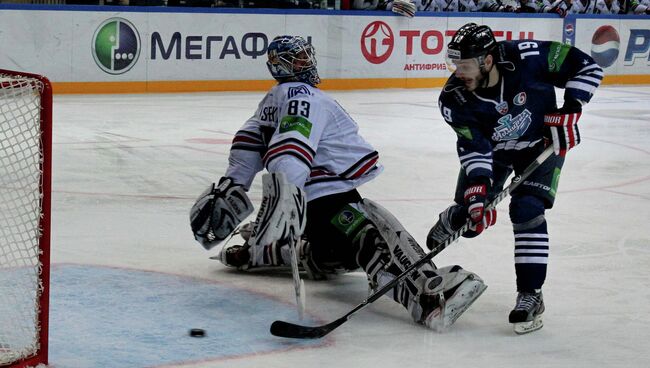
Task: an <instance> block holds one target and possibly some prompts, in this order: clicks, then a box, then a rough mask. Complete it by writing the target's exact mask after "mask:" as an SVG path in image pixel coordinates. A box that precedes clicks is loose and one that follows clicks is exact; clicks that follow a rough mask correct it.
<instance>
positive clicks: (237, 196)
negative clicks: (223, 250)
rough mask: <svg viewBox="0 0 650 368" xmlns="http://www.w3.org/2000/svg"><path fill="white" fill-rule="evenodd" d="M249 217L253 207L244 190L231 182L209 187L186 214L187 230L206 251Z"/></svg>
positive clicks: (223, 180)
mask: <svg viewBox="0 0 650 368" xmlns="http://www.w3.org/2000/svg"><path fill="white" fill-rule="evenodd" d="M251 213H253V204H252V203H251V202H250V200H249V199H248V196H247V195H246V192H245V191H244V188H243V187H242V186H241V185H236V184H235V183H233V181H232V179H231V178H221V180H219V185H218V186H215V184H214V183H212V184H211V185H210V186H209V187H208V189H206V190H205V192H203V193H202V194H201V195H200V196H199V198H198V199H197V200H196V202H195V203H194V206H192V209H191V210H190V226H191V227H192V233H194V239H196V241H198V242H199V243H200V244H201V245H202V246H203V248H205V249H206V250H210V249H212V248H213V247H214V246H216V245H217V244H219V243H221V241H222V240H224V239H225V238H226V237H228V235H230V233H232V232H233V231H234V230H235V229H236V228H237V226H238V225H239V224H240V223H241V222H242V221H244V219H246V217H248V215H250V214H251Z"/></svg>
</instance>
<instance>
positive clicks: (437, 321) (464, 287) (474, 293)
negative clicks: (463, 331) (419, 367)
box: [420, 266, 487, 332]
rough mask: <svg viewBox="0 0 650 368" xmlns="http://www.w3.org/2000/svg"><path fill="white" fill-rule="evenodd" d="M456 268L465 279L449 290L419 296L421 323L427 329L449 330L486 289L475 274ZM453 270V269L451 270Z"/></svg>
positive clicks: (443, 289) (444, 289)
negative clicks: (421, 309) (421, 310)
mask: <svg viewBox="0 0 650 368" xmlns="http://www.w3.org/2000/svg"><path fill="white" fill-rule="evenodd" d="M454 267H458V269H459V270H458V271H456V272H458V275H459V276H460V277H464V278H465V279H464V280H463V281H462V282H460V283H459V284H457V285H456V286H453V287H451V288H448V289H446V288H444V287H443V288H442V290H441V291H439V292H437V293H434V294H429V293H424V294H422V295H421V296H420V304H421V306H422V308H423V313H422V316H423V320H422V321H421V323H422V324H423V325H425V326H427V327H428V328H430V329H432V330H434V331H438V332H442V331H445V330H446V329H447V328H449V327H450V326H451V325H453V324H454V322H456V320H457V319H458V317H460V316H461V315H462V314H463V313H464V312H465V311H466V310H467V309H468V308H469V307H470V306H471V305H472V304H473V303H474V302H475V301H476V299H478V298H479V297H480V296H481V294H483V292H484V291H485V289H486V288H487V285H485V284H484V283H483V280H482V279H481V278H480V277H479V276H478V275H476V274H474V273H471V272H467V271H465V270H463V269H460V267H459V266H454ZM452 270H453V269H452Z"/></svg>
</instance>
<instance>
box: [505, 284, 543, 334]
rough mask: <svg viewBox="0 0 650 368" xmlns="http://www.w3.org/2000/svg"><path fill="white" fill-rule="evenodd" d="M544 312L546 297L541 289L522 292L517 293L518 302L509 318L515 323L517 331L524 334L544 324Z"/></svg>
mask: <svg viewBox="0 0 650 368" xmlns="http://www.w3.org/2000/svg"><path fill="white" fill-rule="evenodd" d="M542 313H544V298H543V296H542V291H541V290H536V291H535V292H533V293H526V292H520V293H519V294H518V295H517V304H516V305H515V308H514V309H513V310H512V311H511V312H510V316H509V317H508V319H509V321H510V323H512V324H513V327H514V330H515V333H517V334H519V335H522V334H526V333H529V332H533V331H536V330H539V329H540V328H542V327H543V326H544V323H543V321H542Z"/></svg>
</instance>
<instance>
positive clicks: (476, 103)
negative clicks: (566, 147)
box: [439, 40, 603, 180]
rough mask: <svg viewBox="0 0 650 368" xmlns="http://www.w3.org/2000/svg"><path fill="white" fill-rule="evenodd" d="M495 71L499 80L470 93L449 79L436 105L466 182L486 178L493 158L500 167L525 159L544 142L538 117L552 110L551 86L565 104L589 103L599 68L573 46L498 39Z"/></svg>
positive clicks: (541, 121)
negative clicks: (453, 134) (449, 130)
mask: <svg viewBox="0 0 650 368" xmlns="http://www.w3.org/2000/svg"><path fill="white" fill-rule="evenodd" d="M495 61H496V67H497V68H498V70H499V74H500V76H499V78H500V80H499V82H498V83H497V84H496V85H495V86H493V87H489V88H479V89H476V90H475V91H473V92H470V91H467V90H466V89H465V84H464V83H463V81H462V80H460V79H458V78H456V76H455V75H452V76H451V77H450V78H449V80H448V81H447V83H446V84H445V86H444V88H443V90H442V92H441V93H440V99H439V106H440V111H441V112H442V116H443V117H444V119H445V121H446V122H447V123H448V124H449V125H450V126H451V127H452V128H453V129H454V131H455V132H456V135H457V136H458V140H457V143H456V148H457V151H458V157H459V158H460V162H461V166H462V168H463V169H464V170H465V174H466V175H467V177H468V178H469V179H470V180H474V179H477V178H480V177H486V178H489V179H492V176H493V174H492V166H493V160H494V159H498V160H499V161H500V162H502V163H504V164H506V165H513V164H516V163H517V159H518V158H519V159H520V158H521V157H526V156H527V155H526V154H522V153H524V152H521V150H528V149H538V148H539V147H540V146H541V145H543V144H544V143H543V141H544V115H545V114H547V113H550V112H553V111H555V110H557V106H556V97H555V89H554V87H559V88H564V100H565V102H568V104H571V105H578V106H580V105H581V104H584V103H587V102H589V100H590V99H591V97H592V95H593V93H594V91H595V90H596V88H597V87H598V86H599V85H600V81H601V80H602V78H603V71H602V69H601V68H600V67H599V66H598V64H596V63H595V62H594V60H593V59H592V58H591V57H590V56H589V55H587V54H585V53H583V52H582V51H580V50H578V49H577V48H575V47H571V46H568V45H564V44H562V43H559V42H550V41H534V40H521V41H502V42H499V43H498V49H497V52H496V58H495Z"/></svg>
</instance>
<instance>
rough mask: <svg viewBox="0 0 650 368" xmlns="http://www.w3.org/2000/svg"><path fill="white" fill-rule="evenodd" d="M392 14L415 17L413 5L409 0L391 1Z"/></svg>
mask: <svg viewBox="0 0 650 368" xmlns="http://www.w3.org/2000/svg"><path fill="white" fill-rule="evenodd" d="M392 10H393V13H397V14H399V15H403V16H405V17H409V18H413V17H414V16H415V4H414V3H413V2H412V1H410V0H395V1H393V8H392Z"/></svg>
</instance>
